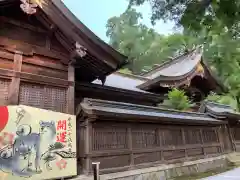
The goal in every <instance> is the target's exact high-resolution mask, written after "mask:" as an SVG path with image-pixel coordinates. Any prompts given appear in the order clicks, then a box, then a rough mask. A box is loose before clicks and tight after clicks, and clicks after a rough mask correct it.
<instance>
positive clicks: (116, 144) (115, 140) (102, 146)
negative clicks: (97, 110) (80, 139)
mask: <svg viewBox="0 0 240 180" xmlns="http://www.w3.org/2000/svg"><path fill="white" fill-rule="evenodd" d="M92 137H93V142H92V145H93V151H99V150H112V149H126V148H127V128H124V127H118V126H109V125H106V126H96V127H94V128H93V132H92Z"/></svg>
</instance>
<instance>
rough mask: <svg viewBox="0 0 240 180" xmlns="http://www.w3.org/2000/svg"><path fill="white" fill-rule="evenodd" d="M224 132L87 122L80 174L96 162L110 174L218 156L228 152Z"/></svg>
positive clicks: (211, 128)
mask: <svg viewBox="0 0 240 180" xmlns="http://www.w3.org/2000/svg"><path fill="white" fill-rule="evenodd" d="M223 126H224V125H223ZM221 128H222V127H221V126H187V125H179V126H174V125H163V124H149V123H148V124H144V123H140V122H139V123H138V122H131V123H130V122H126V121H125V122H124V121H122V122H121V123H119V122H118V123H117V122H114V121H110V122H109V121H108V122H106V121H101V120H98V121H93V122H91V120H89V119H86V120H85V121H83V122H82V123H79V127H78V134H77V136H78V142H77V143H78V152H79V154H78V160H79V161H78V166H79V167H78V168H79V173H89V172H91V162H96V161H99V162H101V165H100V171H101V173H109V172H115V171H123V170H128V169H132V168H141V167H149V166H153V165H154V164H161V163H174V162H181V161H183V162H184V161H186V160H191V159H196V158H197V159H198V158H204V157H209V156H215V155H219V154H222V153H224V152H225V150H226V149H225V146H224V143H223V141H224V139H223V138H222V137H223V136H224V134H223V132H222V131H221Z"/></svg>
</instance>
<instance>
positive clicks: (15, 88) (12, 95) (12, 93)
mask: <svg viewBox="0 0 240 180" xmlns="http://www.w3.org/2000/svg"><path fill="white" fill-rule="evenodd" d="M22 54H23V53H22V52H20V51H16V52H15V55H14V65H13V70H14V72H21V67H22ZM19 87H20V77H19V76H17V73H14V74H13V77H12V81H11V83H10V88H9V97H8V101H9V102H8V104H11V105H17V104H18V96H19Z"/></svg>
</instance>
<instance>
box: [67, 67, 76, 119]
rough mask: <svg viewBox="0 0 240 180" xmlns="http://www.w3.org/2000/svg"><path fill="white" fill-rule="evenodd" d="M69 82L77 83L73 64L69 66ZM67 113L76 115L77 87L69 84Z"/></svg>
mask: <svg viewBox="0 0 240 180" xmlns="http://www.w3.org/2000/svg"><path fill="white" fill-rule="evenodd" d="M68 81H70V82H74V81H75V69H74V67H73V65H72V64H69V66H68ZM67 113H69V114H74V113H75V85H74V84H69V86H68V91H67Z"/></svg>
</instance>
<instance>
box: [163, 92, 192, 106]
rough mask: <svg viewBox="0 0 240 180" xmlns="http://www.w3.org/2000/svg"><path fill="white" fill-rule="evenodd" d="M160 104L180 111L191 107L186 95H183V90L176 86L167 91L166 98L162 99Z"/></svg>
mask: <svg viewBox="0 0 240 180" xmlns="http://www.w3.org/2000/svg"><path fill="white" fill-rule="evenodd" d="M162 105H163V106H166V107H168V108H171V109H176V110H180V111H183V110H188V109H189V108H191V107H192V104H191V102H190V100H189V99H188V96H186V95H185V92H184V91H182V90H179V89H176V88H174V89H172V90H171V91H169V93H168V98H167V99H166V100H164V102H163V104H162Z"/></svg>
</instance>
